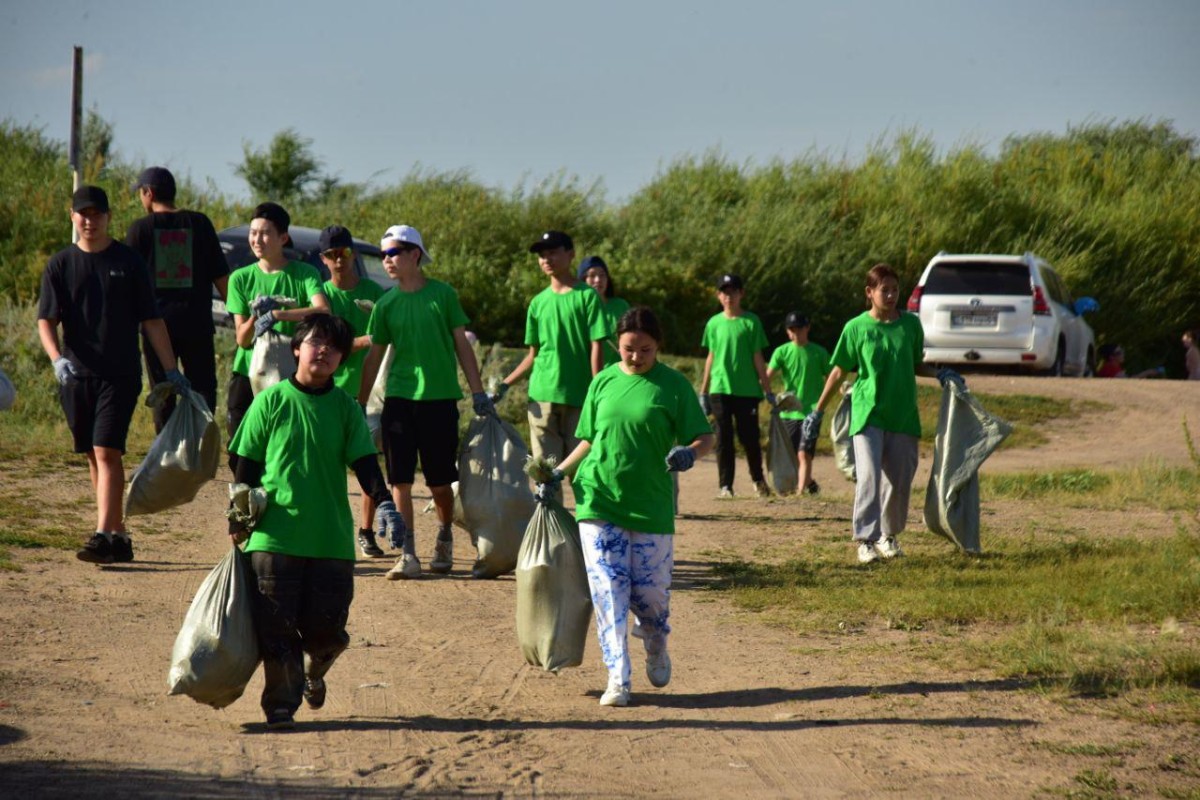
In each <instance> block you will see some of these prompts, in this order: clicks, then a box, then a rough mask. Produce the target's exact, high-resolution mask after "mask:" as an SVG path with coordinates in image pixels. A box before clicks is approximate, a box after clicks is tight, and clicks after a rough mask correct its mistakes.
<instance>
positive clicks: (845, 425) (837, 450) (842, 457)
mask: <svg viewBox="0 0 1200 800" xmlns="http://www.w3.org/2000/svg"><path fill="white" fill-rule="evenodd" d="M853 388H854V387H853V385H851V386H843V387H842V401H841V402H840V403H838V407H837V411H834V412H833V421H832V422H831V423H830V424H829V437H830V438H831V439H832V440H833V460H834V463H835V464H837V468H838V470H839V471H840V472H841V473H842V474H843V475H845V476H846V478H847V479H848V480H852V481H853V480H857V477H856V473H855V471H854V442H852V441H850V392H851V390H852V389H853Z"/></svg>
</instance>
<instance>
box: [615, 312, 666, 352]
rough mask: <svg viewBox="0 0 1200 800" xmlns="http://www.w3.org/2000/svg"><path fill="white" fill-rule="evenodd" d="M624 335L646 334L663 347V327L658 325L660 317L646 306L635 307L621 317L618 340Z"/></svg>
mask: <svg viewBox="0 0 1200 800" xmlns="http://www.w3.org/2000/svg"><path fill="white" fill-rule="evenodd" d="M623 333H644V334H646V335H647V336H649V337H650V338H651V339H653V340H654V341H656V342H658V344H659V345H662V341H663V336H662V326H661V325H659V324H658V317H656V316H654V312H653V311H651V310H650V309H648V308H646V306H634V307H633V308H631V309H629V310H628V311H626V312H625V313H624V314H622V315H621V319H620V321H619V322H617V336H618V338H619V337H620V336H621V334H623Z"/></svg>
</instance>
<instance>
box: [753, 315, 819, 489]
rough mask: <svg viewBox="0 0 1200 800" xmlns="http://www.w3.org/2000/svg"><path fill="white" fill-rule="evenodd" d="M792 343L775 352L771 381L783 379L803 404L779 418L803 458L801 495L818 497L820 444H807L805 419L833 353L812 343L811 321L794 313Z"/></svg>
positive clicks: (789, 326) (789, 322) (789, 324)
mask: <svg viewBox="0 0 1200 800" xmlns="http://www.w3.org/2000/svg"><path fill="white" fill-rule="evenodd" d="M783 327H784V329H785V330H786V331H787V337H788V341H787V342H786V343H784V344H781V345H779V347H776V348H775V352H773V353H771V360H770V362H769V363H768V364H767V378H768V379H770V378H773V377H774V376H776V375H781V376H782V377H783V390H784V391H785V392H791V393H792V394H794V395H795V396H796V400H797V401H799V403H800V409H799V410H798V411H780V412H779V417H780V418H781V419H782V420H783V424H784V426H785V427H786V428H787V432H788V436H789V437H790V438H791V440H792V446H793V447H795V448H796V454H797V455H798V456H799V458H800V482H799V485H800V486H801V489H800V491H802V492H807V493H808V494H816V493H817V492H819V491H821V487H820V486H818V485H817V482H816V481H814V480H813V477H812V468H813V463H812V460H813V454H814V453H816V450H817V440H816V439H813V440H811V441H805V440H804V438H803V436H802V435H801V429H802V427H803V425H804V418H805V417H806V416H808V414H809V413H810V412H812V410H813V409H814V408H815V407H816V405H817V400H818V399H819V398H820V397H821V390H822V389H824V388H825V378H826V376H828V375H829V370H830V366H829V351H828V350H826V349H825V348H824V347H821V345H819V344H817V343H816V342H810V341H809V340H808V332H809V322H808V317H806V316H804V315H803V314H801V313H800V312H799V311H791V312H789V313H788V315H787V317H786V318H785V319H784V321H783Z"/></svg>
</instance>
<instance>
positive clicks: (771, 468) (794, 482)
mask: <svg viewBox="0 0 1200 800" xmlns="http://www.w3.org/2000/svg"><path fill="white" fill-rule="evenodd" d="M799 408H800V403H799V402H798V401H797V400H796V395H794V394H792V393H791V392H784V393H782V394H780V395H779V396H778V397H777V399H776V403H775V406H774V408H772V409H771V420H770V422H769V423H768V424H767V476H768V477H769V478H770V479H771V489H773V490H774V492H775V494H781V495H782V494H795V493H796V488H797V487H798V486H799V485H800V457H799V456H798V455H797V454H796V448H795V447H792V437H790V436H788V432H787V426H786V425H785V424H784V422H783V417H781V416H780V415H779V412H781V411H797V410H799Z"/></svg>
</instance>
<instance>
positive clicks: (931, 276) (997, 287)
mask: <svg viewBox="0 0 1200 800" xmlns="http://www.w3.org/2000/svg"><path fill="white" fill-rule="evenodd" d="M1098 309H1099V305H1098V304H1097V303H1096V301H1095V300H1093V299H1092V298H1090V297H1081V298H1080V299H1079V300H1073V299H1072V298H1071V295H1070V293H1069V292H1068V291H1067V288H1066V285H1065V284H1064V283H1063V282H1062V280H1061V279H1060V278H1059V276H1058V273H1056V272H1055V271H1054V268H1053V267H1051V266H1050V265H1049V264H1048V263H1047V262H1046V261H1044V260H1043V259H1041V258H1038V257H1037V256H1035V255H1034V254H1033V253H1025V254H1024V255H1020V256H1010V255H950V254H946V253H938V254H937V255H936V256H934V257H933V259H931V260H930V262H929V264H928V266H926V267H925V271H924V273H922V275H921V279H920V281H919V282H918V283H917V286H916V287H915V288H914V289H913V293H912V296H911V297H910V298H909V300H908V310H909V311H911V312H913V313H914V314H917V315H918V316H919V317H920V318H921V326H922V328H924V331H925V362H926V363H928V364H975V365H980V366H986V365H996V366H1000V365H1006V366H1013V367H1022V368H1025V369H1028V370H1031V371H1034V372H1039V373H1043V374H1047V375H1083V376H1086V375H1091V374H1092V372H1093V369H1094V366H1095V362H1096V339H1095V334H1094V333H1093V332H1092V328H1091V326H1090V325H1088V323H1087V321H1086V320H1085V319H1084V318H1083V315H1084V314H1085V313H1087V312H1090V311H1096V310H1098Z"/></svg>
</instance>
